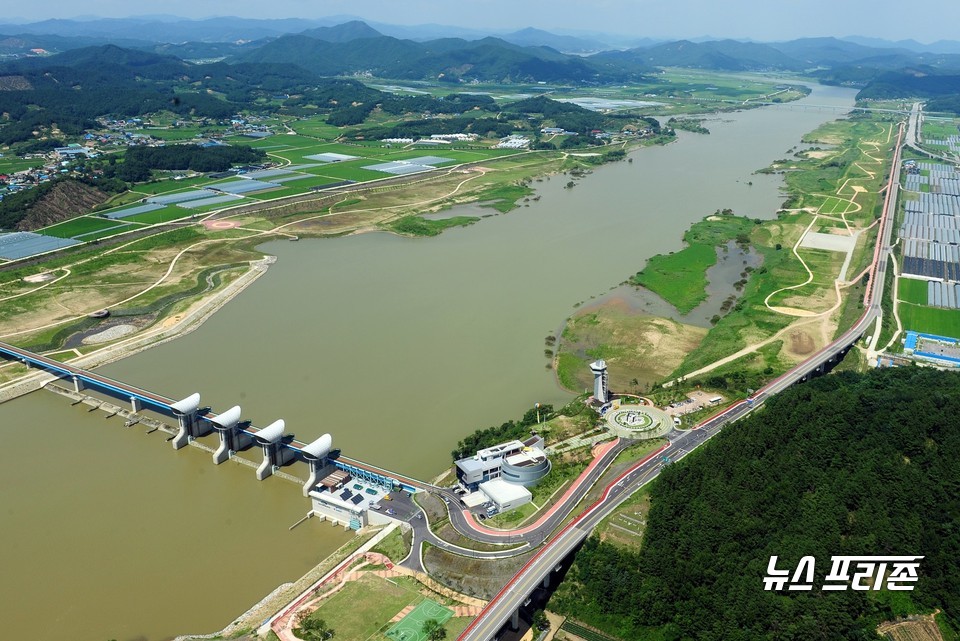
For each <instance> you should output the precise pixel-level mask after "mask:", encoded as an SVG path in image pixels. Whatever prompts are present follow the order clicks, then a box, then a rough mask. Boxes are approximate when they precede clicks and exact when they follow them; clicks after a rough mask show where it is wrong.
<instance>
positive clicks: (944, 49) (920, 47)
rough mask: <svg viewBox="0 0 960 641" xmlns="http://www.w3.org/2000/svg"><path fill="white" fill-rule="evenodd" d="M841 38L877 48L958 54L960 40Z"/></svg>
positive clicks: (959, 52)
mask: <svg viewBox="0 0 960 641" xmlns="http://www.w3.org/2000/svg"><path fill="white" fill-rule="evenodd" d="M841 40H846V41H848V42H854V43H856V44H859V45H863V46H865V47H875V48H878V49H908V50H910V51H913V52H915V53H952V54H960V41H957V40H938V41H936V42H931V43H930V44H923V43H922V42H917V41H916V40H897V41H895V42H891V41H890V40H883V39H881V38H865V37H863V36H846V37H844V38H841Z"/></svg>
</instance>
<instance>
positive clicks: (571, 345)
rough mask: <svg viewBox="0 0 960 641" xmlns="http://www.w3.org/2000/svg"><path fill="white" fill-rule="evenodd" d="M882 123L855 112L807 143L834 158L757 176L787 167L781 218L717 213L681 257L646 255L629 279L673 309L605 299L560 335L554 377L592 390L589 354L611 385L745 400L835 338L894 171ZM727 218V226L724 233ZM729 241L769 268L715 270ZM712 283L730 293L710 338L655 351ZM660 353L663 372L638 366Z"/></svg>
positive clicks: (797, 161)
mask: <svg viewBox="0 0 960 641" xmlns="http://www.w3.org/2000/svg"><path fill="white" fill-rule="evenodd" d="M886 120H887V118H886V117H885V116H883V117H876V116H867V115H859V116H855V117H851V118H848V119H840V120H837V121H834V122H830V123H827V124H825V125H822V126H821V127H819V128H818V129H817V130H816V131H813V132H811V133H809V134H807V135H805V136H804V137H803V142H804V143H806V144H807V145H810V144H816V143H821V144H826V143H827V142H828V141H829V144H831V145H832V148H831V150H830V151H822V150H820V148H819V147H817V148H816V149H815V150H810V151H806V150H803V149H801V150H799V151H795V150H796V149H797V148H796V147H794V148H793V149H792V150H791V151H795V153H794V155H793V158H790V159H780V160H777V161H775V162H774V163H773V164H772V165H771V166H770V168H767V169H764V170H762V171H763V172H764V173H768V174H770V173H783V172H785V171H786V172H787V173H786V187H787V190H788V197H787V201H786V203H785V204H784V208H782V209H780V210H779V211H778V212H776V218H775V219H772V220H771V219H770V218H769V216H766V217H762V218H757V219H755V220H750V219H747V218H735V217H732V216H731V217H728V216H726V215H723V214H730V213H733V212H729V211H725V212H719V211H718V212H717V215H712V216H708V217H707V218H706V219H705V220H704V221H702V222H700V223H697V224H695V225H693V226H692V227H691V229H690V230H689V231H688V232H687V233H686V234H685V235H684V240H685V245H686V246H685V247H684V248H683V249H682V250H680V251H678V252H670V254H669V255H660V256H656V257H654V258H653V259H651V260H650V261H649V263H648V265H647V267H646V268H645V269H644V270H641V271H640V272H639V273H638V274H637V275H636V276H634V277H633V278H632V279H631V283H632V284H633V285H638V286H639V285H646V286H647V287H649V288H651V289H653V290H654V291H655V292H657V293H659V294H660V295H661V296H662V297H663V299H662V302H666V303H669V304H672V305H673V307H672V308H671V309H670V310H667V311H669V314H663V312H662V311H661V312H660V313H661V316H660V317H658V316H657V315H649V314H645V313H644V311H643V310H642V309H637V307H636V306H633V307H632V309H631V308H629V307H628V306H626V305H625V304H624V301H623V299H624V296H622V295H621V296H620V297H616V298H614V297H610V296H606V297H604V298H602V299H601V300H600V301H598V302H597V303H595V304H592V305H590V306H588V307H587V308H585V309H584V310H581V311H579V312H578V313H577V314H575V315H574V316H572V317H571V318H570V319H569V320H568V321H567V324H566V326H565V329H564V331H563V334H562V335H561V336H560V342H559V347H558V355H557V359H556V361H557V368H556V369H557V374H558V380H559V382H560V383H561V384H562V385H564V386H565V387H566V388H567V389H570V390H577V389H580V388H581V387H582V386H584V385H586V384H588V383H589V380H588V376H587V375H586V374H585V372H586V363H587V362H589V359H590V358H604V359H605V360H606V361H607V364H608V368H609V372H610V385H611V387H612V388H613V389H617V390H631V391H635V392H640V391H650V390H651V389H655V388H656V387H658V386H659V385H660V384H661V383H663V384H664V385H665V386H666V385H670V386H671V387H673V389H672V390H671V392H670V393H671V394H676V393H678V392H677V390H676V388H675V385H674V384H676V383H680V384H681V386H682V387H685V388H690V387H692V386H694V385H695V386H697V387H700V385H702V384H706V385H709V386H710V387H712V388H715V389H719V390H726V391H727V392H730V393H733V394H734V395H743V394H747V393H749V390H751V389H759V388H760V387H762V386H763V384H764V383H765V382H766V381H769V380H772V379H773V378H775V377H776V376H778V375H780V374H782V373H783V372H785V371H786V370H787V369H789V368H790V367H792V366H793V365H794V364H796V363H797V362H799V361H800V360H802V359H803V358H805V357H806V356H808V355H809V354H811V353H813V352H814V351H816V350H817V349H819V348H820V347H822V346H823V345H826V344H827V343H829V342H830V341H831V340H832V339H833V337H834V336H836V335H837V334H838V333H839V332H841V331H843V330H844V329H845V328H846V327H848V326H849V324H850V323H852V322H853V321H854V320H855V318H856V317H857V310H858V309H862V300H861V299H862V295H863V287H862V283H861V282H860V280H859V278H858V276H857V275H858V274H861V273H862V271H863V269H864V267H865V266H866V265H867V264H868V263H869V259H870V252H869V249H870V247H872V246H873V243H874V241H875V237H876V229H875V225H874V222H875V220H876V217H877V207H878V203H879V199H878V194H879V192H880V189H881V187H882V178H883V176H884V175H886V173H887V172H888V171H889V166H888V165H889V151H890V149H889V147H890V145H891V140H892V138H891V131H892V130H891V127H892V126H893V125H892V124H891V123H887V122H886ZM763 218H766V219H763ZM724 223H731V224H728V225H726V227H727V228H722V227H721V226H722V225H723V224H724ZM732 223H736V224H732ZM734 240H735V242H736V245H737V246H739V247H740V248H741V249H743V248H750V252H754V251H755V252H756V253H757V254H758V257H759V258H760V259H762V263H761V262H758V261H753V262H751V261H750V260H748V259H749V256H744V257H743V261H742V263H743V264H742V267H741V268H739V269H742V271H739V269H738V268H736V267H735V268H734V269H733V270H732V271H730V272H729V273H728V274H726V275H721V274H712V273H711V271H712V270H713V269H714V268H713V267H712V266H711V265H713V263H715V262H716V259H717V257H720V258H723V257H724V256H726V255H729V254H730V252H731V251H734V250H735V247H734V246H733V245H732V241H734ZM736 262H737V261H734V263H736ZM738 271H739V274H737V272H738ZM716 277H719V278H720V283H719V284H720V286H721V287H728V288H730V289H731V290H734V289H735V291H734V293H733V294H732V295H731V296H729V297H728V298H727V299H725V300H724V302H723V305H722V307H721V309H720V311H719V312H718V313H717V314H716V315H715V316H713V317H712V318H711V321H710V322H711V325H712V328H711V329H710V330H709V332H706V333H705V334H703V335H701V336H700V337H699V339H695V338H694V339H693V340H691V341H690V342H689V343H688V344H687V345H686V347H685V353H684V354H683V355H682V357H681V358H680V359H677V358H675V354H673V352H671V351H670V350H666V351H664V350H663V349H662V347H660V344H661V342H662V341H661V338H662V333H663V331H665V329H666V328H667V327H668V326H671V327H673V331H677V330H678V329H679V327H680V326H679V324H678V323H677V319H678V318H681V319H682V318H683V316H682V314H685V313H688V312H689V311H690V310H692V309H694V307H695V306H696V305H697V304H699V303H700V302H702V301H703V300H704V299H706V298H707V294H708V291H709V288H710V287H711V286H714V287H716V285H717V282H715V281H714V279H715V278H716ZM735 279H737V280H736V282H734V280H735ZM625 287H626V286H625ZM625 308H626V309H625ZM667 315H669V318H665V317H663V316H667ZM678 315H679V316H678ZM654 328H659V329H660V331H659V332H658V331H654ZM687 334H688V335H690V336H691V338H692V337H693V336H692V335H691V334H690V333H689V332H687ZM675 343H676V341H675ZM676 346H677V345H676V344H674V347H676ZM637 354H640V355H642V356H643V358H641V359H638V358H637ZM654 354H656V358H657V360H656V364H657V366H659V367H655V366H652V365H651V366H648V367H646V368H642V367H641V366H642V365H643V363H644V362H645V361H647V360H648V359H649V358H651V357H654ZM671 354H673V356H671ZM687 379H690V380H687Z"/></svg>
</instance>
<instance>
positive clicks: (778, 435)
mask: <svg viewBox="0 0 960 641" xmlns="http://www.w3.org/2000/svg"><path fill="white" fill-rule="evenodd" d="M651 502H652V503H651V509H650V513H649V520H648V524H647V530H646V533H645V535H644V536H645V538H644V541H643V544H642V547H641V550H640V552H639V553H636V552H632V551H627V550H624V549H622V548H619V547H616V546H614V545H611V544H608V543H600V542H598V541H597V540H596V538H593V539H591V540H589V541H588V542H587V544H586V545H585V546H584V547H583V548H582V549H581V550H580V551H579V552H578V554H577V558H576V562H575V565H574V567H573V569H572V570H571V573H570V574H569V575H568V579H567V581H566V582H565V583H564V584H563V585H562V586H561V588H560V590H559V591H558V593H557V594H556V596H555V597H554V598H553V600H552V601H551V603H550V607H552V608H557V609H559V610H561V611H563V612H566V613H570V614H573V615H574V616H576V617H577V618H579V619H582V620H584V621H586V622H587V623H590V624H593V625H596V626H598V627H602V628H605V629H607V630H608V631H610V632H613V633H616V634H618V635H619V636H621V637H622V638H624V639H642V638H658V639H660V638H663V639H680V638H695V639H741V640H752V639H757V640H759V639H791V640H792V639H824V640H830V641H832V640H837V639H871V638H878V637H877V636H876V632H875V629H876V625H877V623H879V622H880V621H883V620H889V619H892V618H894V617H895V616H897V615H906V614H908V613H915V612H929V611H932V610H933V609H934V608H940V609H941V610H942V611H943V614H941V615H938V619H940V618H941V617H944V618H945V620H946V622H947V623H948V624H949V625H951V626H952V628H953V629H954V630H956V629H958V628H960V377H958V376H957V374H955V373H947V372H939V371H935V370H931V369H925V368H924V369H921V368H898V369H886V370H880V371H872V372H870V373H868V374H866V375H855V374H850V373H843V374H839V375H832V376H827V377H823V378H819V379H816V380H814V381H812V382H810V383H807V384H804V385H801V386H797V387H794V388H791V389H790V390H788V391H786V392H784V393H783V394H781V395H780V396H778V397H776V398H774V399H773V400H771V401H769V402H768V403H767V405H766V406H765V408H763V409H762V410H760V411H759V412H757V413H756V414H754V415H752V416H750V417H748V418H747V419H745V420H743V421H741V422H739V423H737V424H735V425H733V426H731V427H729V428H727V429H726V430H725V431H724V432H723V433H721V434H720V435H719V436H717V437H716V438H714V439H713V440H711V441H710V442H709V443H708V444H707V445H706V446H704V447H703V449H702V450H700V451H698V452H697V453H696V454H694V455H692V456H691V457H689V458H688V459H686V460H684V461H683V462H681V463H678V464H675V465H673V466H669V467H667V468H666V469H665V470H664V472H663V474H662V475H661V476H660V478H659V479H658V480H657V481H656V482H655V483H654V484H653V486H652V488H651ZM771 555H777V556H779V558H780V561H779V564H778V566H779V567H780V568H787V567H790V568H791V570H792V569H793V568H796V566H797V563H798V561H799V560H800V558H801V557H803V556H806V555H814V556H815V557H816V582H815V585H814V589H813V590H812V591H810V592H799V591H794V592H790V591H784V592H779V593H776V592H766V591H764V589H763V577H764V575H765V573H766V568H767V563H768V561H769V558H770V556H771ZM832 555H922V556H924V557H925V558H924V559H923V561H922V562H921V565H920V570H919V575H920V579H919V582H918V583H917V584H916V588H915V590H914V591H912V592H887V591H881V592H862V591H852V590H847V591H835V592H829V591H822V590H821V589H820V588H821V586H822V584H823V579H824V576H825V575H826V573H827V572H828V571H829V569H830V559H831V556H832ZM791 574H792V571H791ZM646 626H651V627H654V628H656V630H650V629H648V628H646ZM651 633H653V634H654V635H655V636H650V637H647V635H648V634H651Z"/></svg>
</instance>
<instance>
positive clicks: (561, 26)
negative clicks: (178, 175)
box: [0, 0, 960, 44]
mask: <svg viewBox="0 0 960 641" xmlns="http://www.w3.org/2000/svg"><path fill="white" fill-rule="evenodd" d="M131 6H137V8H138V10H137V11H131ZM917 6H919V9H916V8H914V7H917ZM905 7H906V8H905ZM914 7H908V5H904V4H903V3H900V2H893V1H892V0H879V1H874V2H868V1H867V0H848V1H846V2H836V0H781V1H780V2H770V1H769V0H728V1H727V2H725V3H708V2H704V1H703V0H669V1H667V0H595V1H594V2H593V3H591V4H590V5H587V6H585V5H584V4H583V3H581V2H577V3H576V4H575V3H573V2H571V0H551V2H545V1H543V0H531V1H528V2H523V3H517V2H507V1H506V0H477V1H474V2H472V3H457V4H453V3H446V2H436V1H435V0H408V1H407V2H404V3H397V2H389V1H387V0H350V1H347V0H324V1H322V2H309V3H308V2H305V1H304V0H273V2H270V3H263V2H260V1H253V0H232V1H231V2H225V1H223V0H208V1H204V2H195V1H187V0H166V1H165V2H164V4H163V8H162V10H159V11H156V12H151V11H150V10H149V8H148V7H145V6H143V5H131V3H129V2H127V1H121V0H88V2H86V3H84V4H83V5H82V9H83V12H82V13H79V12H78V5H77V4H76V3H75V2H67V1H65V0H49V1H48V2H45V3H38V4H37V5H20V6H19V7H18V8H17V9H16V11H17V12H18V13H19V15H18V16H15V17H14V16H7V17H4V18H2V19H0V22H8V23H9V22H40V21H43V20H49V19H79V20H90V19H95V18H128V17H143V16H150V15H157V16H160V15H162V16H170V17H173V16H176V17H183V18H187V19H205V18H215V17H228V16H231V17H240V18H258V19H283V18H303V19H308V20H322V19H325V18H328V17H334V16H352V17H356V18H359V19H361V20H364V21H368V22H375V23H387V24H394V25H401V26H417V25H426V24H431V25H445V26H451V27H459V28H466V29H473V30H491V31H501V32H505V31H513V30H518V29H523V28H526V27H534V28H538V29H543V30H546V31H553V32H581V33H586V32H596V33H606V34H610V35H619V36H628V37H634V38H645V37H647V38H657V39H681V38H700V37H705V36H709V37H714V38H733V39H741V40H742V39H749V40H758V41H767V42H771V41H778V40H791V39H795V38H804V37H821V36H835V37H848V36H861V37H872V38H882V39H885V40H891V41H896V40H916V41H918V42H921V43H925V44H929V43H933V42H936V41H938V40H958V39H960V35H958V33H957V31H956V26H955V25H956V24H957V23H958V21H960V3H957V2H956V0H929V1H928V2H926V3H923V4H921V5H914ZM907 11H909V13H907ZM905 15H906V16H909V19H905ZM925 18H927V19H925ZM907 25H909V26H907ZM906 28H909V31H906V30H905V29H906Z"/></svg>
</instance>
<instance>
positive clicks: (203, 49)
mask: <svg viewBox="0 0 960 641" xmlns="http://www.w3.org/2000/svg"><path fill="white" fill-rule="evenodd" d="M272 39H273V38H264V39H262V40H253V41H251V42H180V43H175V44H174V43H169V42H162V43H159V44H149V45H146V46H141V47H139V48H141V49H146V50H148V51H153V52H154V53H159V54H162V55H168V56H176V57H178V58H181V59H183V60H215V59H218V58H219V59H222V58H227V57H230V56H238V55H240V54H241V53H243V52H245V51H249V50H251V49H256V48H258V47H262V46H263V45H265V44H267V43H268V42H270V40H272Z"/></svg>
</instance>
